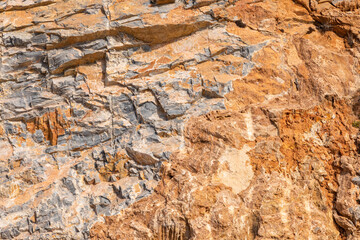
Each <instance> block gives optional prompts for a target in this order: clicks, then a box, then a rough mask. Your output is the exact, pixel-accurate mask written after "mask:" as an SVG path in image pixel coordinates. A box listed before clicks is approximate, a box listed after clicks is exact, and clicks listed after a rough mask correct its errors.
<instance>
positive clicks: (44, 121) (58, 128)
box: [26, 108, 70, 146]
mask: <svg viewBox="0 0 360 240" xmlns="http://www.w3.org/2000/svg"><path fill="white" fill-rule="evenodd" d="M63 114H65V115H66V116H70V110H65V112H62V111H61V109H59V108H56V109H55V111H53V112H47V113H45V114H44V115H42V116H41V117H36V118H34V119H32V120H30V121H28V122H27V123H26V126H27V130H28V131H29V132H30V133H35V131H36V130H41V131H42V132H43V134H44V136H45V138H46V140H48V141H50V144H51V145H52V146H54V145H56V144H57V140H58V137H59V136H61V135H63V134H65V129H67V128H69V127H70V124H69V122H68V121H67V120H66V119H64V116H63Z"/></svg>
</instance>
